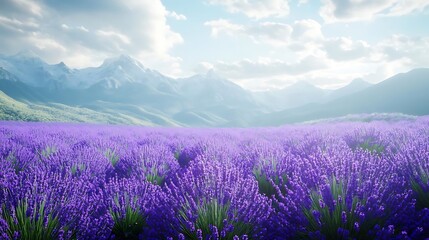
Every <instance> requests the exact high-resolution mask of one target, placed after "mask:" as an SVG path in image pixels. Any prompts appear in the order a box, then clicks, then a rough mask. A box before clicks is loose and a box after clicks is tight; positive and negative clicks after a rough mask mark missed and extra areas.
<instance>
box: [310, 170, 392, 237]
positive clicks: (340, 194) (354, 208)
mask: <svg viewBox="0 0 429 240" xmlns="http://www.w3.org/2000/svg"><path fill="white" fill-rule="evenodd" d="M329 185H330V190H331V191H330V193H331V195H332V199H333V200H334V201H336V204H335V205H334V207H333V208H330V207H329V205H331V204H330V203H326V204H325V203H324V199H323V197H322V194H321V193H320V192H319V191H312V192H311V193H310V200H311V206H310V208H303V213H304V215H305V217H306V219H307V221H308V225H307V228H306V233H305V234H302V235H303V236H305V237H309V236H308V233H314V232H317V231H320V233H322V234H323V235H324V236H325V237H326V239H342V238H341V236H339V233H338V231H339V229H344V230H346V231H348V235H349V238H350V239H368V237H369V236H367V233H368V232H369V231H370V230H371V229H373V228H374V227H375V225H377V224H379V225H382V224H383V222H384V220H385V219H383V218H378V217H375V216H372V217H371V219H365V220H364V221H362V220H361V219H359V206H364V205H365V204H366V199H359V198H358V197H353V199H352V203H351V206H347V204H346V201H345V199H344V197H345V196H346V194H347V188H346V187H345V184H344V183H343V182H342V181H337V180H336V179H335V177H334V178H332V179H331V181H330V184H329ZM320 203H322V204H320ZM344 214H345V215H344ZM343 217H345V219H343ZM355 223H358V224H359V228H358V229H356V227H355Z"/></svg>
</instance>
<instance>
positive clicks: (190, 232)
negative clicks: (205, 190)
mask: <svg viewBox="0 0 429 240" xmlns="http://www.w3.org/2000/svg"><path fill="white" fill-rule="evenodd" d="M236 215H237V213H234V214H233V216H231V215H230V204H229V203H227V204H220V203H219V202H218V201H217V200H216V199H213V200H211V201H207V202H206V201H205V202H203V203H202V204H200V206H198V209H197V219H196V221H195V223H193V222H192V221H191V219H189V218H188V216H187V214H186V212H185V210H183V211H180V212H179V221H180V224H181V229H180V230H181V232H182V233H183V234H184V235H185V237H186V239H192V240H197V239H198V237H197V233H196V230H198V229H200V230H201V231H202V234H203V236H210V234H212V229H211V226H216V227H217V229H218V232H219V233H220V232H221V231H222V230H225V231H226V235H225V237H222V236H219V239H232V238H233V237H234V236H235V235H237V236H242V235H246V234H249V233H251V232H252V231H253V226H252V225H251V224H249V223H244V222H242V221H236V219H235V217H236ZM189 223H192V224H194V225H193V227H194V229H190V226H189Z"/></svg>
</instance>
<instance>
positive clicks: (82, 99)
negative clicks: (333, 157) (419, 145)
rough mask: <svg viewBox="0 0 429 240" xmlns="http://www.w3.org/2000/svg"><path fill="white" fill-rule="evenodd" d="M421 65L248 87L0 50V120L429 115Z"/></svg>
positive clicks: (114, 61) (261, 121) (122, 59)
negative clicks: (383, 76) (336, 82)
mask: <svg viewBox="0 0 429 240" xmlns="http://www.w3.org/2000/svg"><path fill="white" fill-rule="evenodd" d="M428 79H429V69H416V70H413V71H410V72H408V73H404V74H399V75H396V76H393V77H391V78H389V79H387V80H385V81H383V82H380V83H379V84H375V85H372V84H369V83H367V82H365V81H363V80H362V79H355V80H353V81H352V82H351V83H350V84H348V85H347V86H345V87H343V88H340V89H337V90H324V89H321V88H318V87H315V86H313V85H311V84H310V83H308V82H305V81H298V82H296V83H295V84H293V85H291V86H288V87H286V88H283V89H280V90H275V91H267V92H258V93H255V92H250V91H248V90H245V89H243V88H242V87H240V86H239V85H237V84H235V83H234V82H232V81H229V80H228V79H226V78H223V77H222V76H219V75H218V74H216V73H215V72H214V71H209V72H207V73H206V74H198V75H195V76H191V77H187V78H181V79H173V78H170V77H167V76H164V75H162V74H161V73H159V72H157V71H154V70H151V69H148V68H146V67H145V66H144V65H143V64H141V63H140V62H139V61H137V60H136V59H134V58H132V57H129V56H125V55H121V56H118V57H114V58H109V59H106V60H105V61H104V62H103V63H102V64H101V65H99V66H98V67H90V68H85V69H72V68H69V67H68V66H67V65H66V64H64V63H63V62H60V63H58V64H47V63H46V62H44V61H43V60H41V59H40V58H39V57H37V56H36V55H35V54H34V53H31V52H21V53H19V54H16V55H13V56H2V55H0V91H2V92H1V94H2V95H1V98H2V99H3V100H2V101H0V108H1V115H0V119H22V120H32V121H45V120H47V121H82V122H101V123H121V124H143V125H157V126H198V127H207V126H210V127H252V126H271V125H281V124H286V123H294V122H303V121H314V120H317V119H324V118H333V117H338V116H344V115H348V114H361V113H368V114H371V113H392V112H398V113H403V114H410V115H425V114H429V110H428V108H429V107H428V105H427V104H426V102H429V97H428V96H429V94H427V89H429V80H428Z"/></svg>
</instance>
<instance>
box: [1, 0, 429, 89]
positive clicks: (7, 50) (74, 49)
mask: <svg viewBox="0 0 429 240" xmlns="http://www.w3.org/2000/svg"><path fill="white" fill-rule="evenodd" d="M0 4H1V7H0V34H1V35H2V38H1V40H0V53H1V54H6V55H11V54H15V53H17V52H19V51H22V50H32V51H33V52H35V53H36V54H37V55H39V56H40V57H41V58H43V59H44V60H46V61H47V62H49V63H58V62H60V61H64V62H65V63H66V64H67V65H68V66H70V67H74V68H83V67H89V66H97V65H99V64H101V63H102V62H103V60H104V59H105V58H108V57H114V56H117V55H120V54H126V55H130V56H132V57H134V58H136V59H138V60H139V61H141V62H142V63H143V64H144V65H145V66H147V67H148V68H153V69H156V70H158V71H160V72H161V73H164V74H166V75H169V76H172V77H185V76H190V75H193V74H197V73H205V72H207V71H209V70H210V69H213V70H214V71H215V72H217V74H219V75H221V76H224V77H225V78H228V79H230V80H232V81H234V82H236V83H237V84H239V85H241V86H242V87H244V88H247V89H251V90H265V89H275V88H282V87H285V86H287V85H290V84H293V83H295V82H297V81H307V82H310V83H311V84H314V85H318V86H320V87H323V88H337V87H340V86H343V85H345V84H347V83H348V82H350V81H352V80H353V79H355V78H363V79H364V80H366V81H369V82H374V83H375V82H378V81H381V80H383V79H385V78H387V77H389V76H392V75H394V74H396V73H399V72H405V71H408V70H411V69H413V68H418V67H429V28H428V27H427V26H426V25H427V24H425V23H427V22H429V2H428V1H425V0H380V1H373V0H361V1H355V0H322V1H309V0H307V1H305V0H265V1H256V0H199V1H197V0H186V1H178V0H130V1H120V0H108V1H106V0H91V1H87V0H74V1H71V0H64V1H54V0H37V1H32V0H1V2H0Z"/></svg>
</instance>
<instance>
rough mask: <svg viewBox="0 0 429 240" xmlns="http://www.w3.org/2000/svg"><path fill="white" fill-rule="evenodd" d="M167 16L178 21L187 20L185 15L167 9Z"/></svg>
mask: <svg viewBox="0 0 429 240" xmlns="http://www.w3.org/2000/svg"><path fill="white" fill-rule="evenodd" d="M167 16H168V17H170V18H174V19H176V20H178V21H181V20H187V17H186V16H185V15H183V14H179V13H176V12H175V11H172V12H170V11H167Z"/></svg>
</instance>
